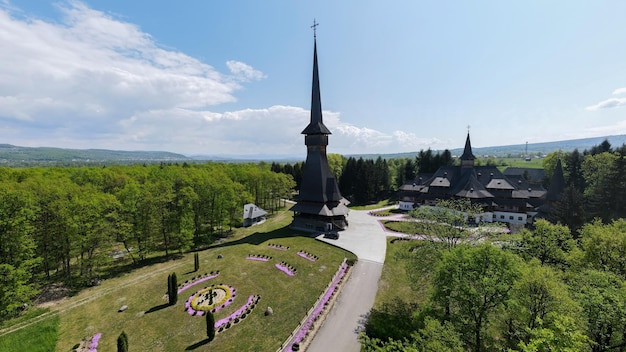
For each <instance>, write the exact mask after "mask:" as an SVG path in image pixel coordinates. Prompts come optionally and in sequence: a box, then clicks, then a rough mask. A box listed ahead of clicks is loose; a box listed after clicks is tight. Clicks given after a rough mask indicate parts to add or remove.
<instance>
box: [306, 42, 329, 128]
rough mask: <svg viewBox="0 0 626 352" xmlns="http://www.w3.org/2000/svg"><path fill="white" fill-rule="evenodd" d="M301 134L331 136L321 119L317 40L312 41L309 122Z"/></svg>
mask: <svg viewBox="0 0 626 352" xmlns="http://www.w3.org/2000/svg"><path fill="white" fill-rule="evenodd" d="M302 134H326V135H328V134H331V133H330V130H329V129H328V128H327V127H326V126H325V125H324V122H323V119H322V98H321V95H320V76H319V73H318V69H317V39H313V87H312V88H311V122H310V123H309V125H308V126H306V128H305V129H304V130H303V131H302Z"/></svg>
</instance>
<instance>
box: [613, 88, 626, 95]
mask: <svg viewBox="0 0 626 352" xmlns="http://www.w3.org/2000/svg"><path fill="white" fill-rule="evenodd" d="M613 94H615V95H617V94H626V87H624V88H618V89H616V90H614V91H613Z"/></svg>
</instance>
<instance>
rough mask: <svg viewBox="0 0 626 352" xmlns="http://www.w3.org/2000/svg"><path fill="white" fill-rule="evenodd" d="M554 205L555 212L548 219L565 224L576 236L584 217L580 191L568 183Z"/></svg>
mask: <svg viewBox="0 0 626 352" xmlns="http://www.w3.org/2000/svg"><path fill="white" fill-rule="evenodd" d="M554 206H555V212H554V214H552V215H551V216H550V217H549V220H550V221H553V222H557V223H561V224H563V225H565V226H567V227H568V228H569V230H570V232H571V233H572V234H573V235H574V236H575V237H577V236H578V232H579V230H580V228H581V227H582V226H583V224H584V223H585V217H586V214H585V207H584V199H583V195H582V193H581V192H580V191H578V190H577V189H576V187H574V185H569V186H567V187H565V190H564V191H563V195H562V196H561V199H560V200H559V201H557V202H556V204H555V205H554Z"/></svg>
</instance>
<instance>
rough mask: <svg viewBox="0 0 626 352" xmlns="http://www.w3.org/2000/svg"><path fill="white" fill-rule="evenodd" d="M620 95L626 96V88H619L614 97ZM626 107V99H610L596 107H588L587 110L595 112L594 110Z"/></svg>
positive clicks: (614, 92)
mask: <svg viewBox="0 0 626 352" xmlns="http://www.w3.org/2000/svg"><path fill="white" fill-rule="evenodd" d="M620 94H626V87H625V88H618V89H616V90H614V91H613V95H620ZM624 105H626V98H609V99H606V100H603V101H601V102H599V103H597V104H595V105H591V106H587V107H586V108H585V110H589V111H594V110H599V109H610V108H618V107H620V106H624Z"/></svg>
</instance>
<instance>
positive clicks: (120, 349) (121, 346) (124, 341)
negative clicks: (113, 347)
mask: <svg viewBox="0 0 626 352" xmlns="http://www.w3.org/2000/svg"><path fill="white" fill-rule="evenodd" d="M117 352H128V336H127V335H126V333H125V332H124V331H122V333H121V334H120V336H118V337H117Z"/></svg>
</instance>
